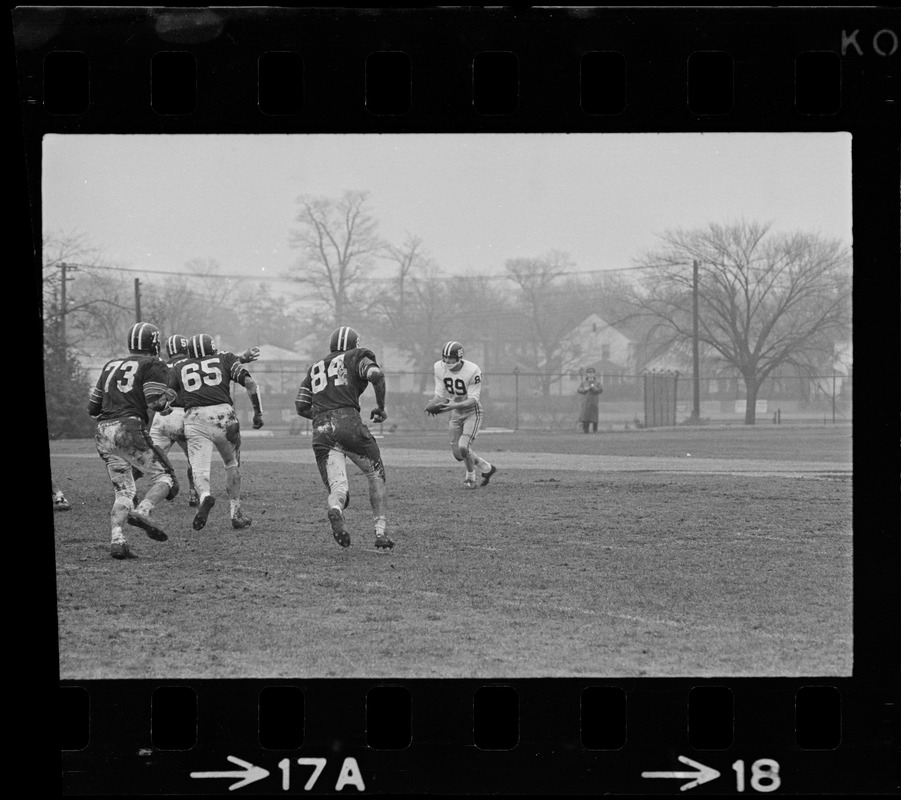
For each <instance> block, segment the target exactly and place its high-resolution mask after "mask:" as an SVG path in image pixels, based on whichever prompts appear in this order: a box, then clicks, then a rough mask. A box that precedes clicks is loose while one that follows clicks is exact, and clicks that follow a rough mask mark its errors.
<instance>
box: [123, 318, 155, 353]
mask: <svg viewBox="0 0 901 800" xmlns="http://www.w3.org/2000/svg"><path fill="white" fill-rule="evenodd" d="M128 349H129V350H131V351H132V352H133V353H150V355H152V356H158V355H159V354H160V329H159V328H157V327H156V325H152V324H151V323H149V322H136V323H135V324H134V325H132V326H131V327H130V328H129V329H128Z"/></svg>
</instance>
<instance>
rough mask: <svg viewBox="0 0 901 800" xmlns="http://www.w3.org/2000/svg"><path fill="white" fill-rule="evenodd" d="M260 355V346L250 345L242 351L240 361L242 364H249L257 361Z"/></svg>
mask: <svg viewBox="0 0 901 800" xmlns="http://www.w3.org/2000/svg"><path fill="white" fill-rule="evenodd" d="M259 357H260V348H259V347H248V348H247V349H246V350H245V351H244V352H243V353H241V355H240V357H239V358H238V361H240V362H241V363H242V364H249V363H250V362H251V361H256V360H257V359H258V358H259Z"/></svg>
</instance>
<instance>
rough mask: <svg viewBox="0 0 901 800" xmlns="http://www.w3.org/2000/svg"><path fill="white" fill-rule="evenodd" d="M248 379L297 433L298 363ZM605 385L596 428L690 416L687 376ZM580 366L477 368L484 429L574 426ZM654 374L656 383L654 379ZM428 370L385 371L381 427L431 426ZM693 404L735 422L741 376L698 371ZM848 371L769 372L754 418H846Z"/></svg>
mask: <svg viewBox="0 0 901 800" xmlns="http://www.w3.org/2000/svg"><path fill="white" fill-rule="evenodd" d="M251 370H252V372H253V376H254V378H255V379H256V381H257V382H258V383H259V384H260V386H261V387H262V391H263V408H264V413H265V417H266V426H267V427H268V428H276V429H277V428H287V429H289V430H290V431H291V432H294V433H300V432H302V431H305V430H308V429H309V422H308V421H307V420H305V419H303V418H302V417H298V416H297V413H296V411H295V408H294V398H295V396H296V395H297V389H298V388H299V386H300V382H301V380H303V376H304V374H305V373H306V367H305V366H304V367H302V366H300V365H296V366H295V365H293V364H292V365H287V364H277V363H266V362H256V363H255V364H253V365H252V366H251ZM598 377H599V378H600V382H601V385H602V386H603V388H604V392H603V394H602V395H601V396H600V402H599V403H598V427H599V429H604V428H607V429H624V428H644V427H659V426H663V425H679V424H682V423H684V422H686V421H687V420H690V419H691V417H692V413H693V410H694V409H693V406H694V385H693V381H692V378H691V376H690V375H681V374H678V373H646V374H640V375H624V374H599V376H598ZM581 378H582V376H581V374H580V373H579V372H568V373H564V374H557V375H551V376H546V375H542V374H538V373H530V372H522V371H519V370H512V371H508V372H486V373H484V374H483V376H482V380H483V383H482V395H481V397H482V404H483V406H484V408H485V419H484V422H483V426H484V427H485V428H505V429H510V430H520V429H523V430H559V431H567V430H572V431H576V430H581V426H580V425H579V421H578V420H579V410H580V408H581V398H582V396H581V395H579V394H578V393H577V392H576V388H577V387H578V385H579V383H580V381H581ZM661 379H663V380H661ZM433 385H434V379H433V376H432V373H431V372H429V373H420V372H388V374H387V400H388V403H387V405H388V415H389V419H388V421H387V422H385V423H384V427H385V429H386V430H406V431H418V430H434V429H435V427H436V425H435V420H434V419H432V418H430V417H427V416H426V415H425V413H424V412H423V408H424V407H425V404H426V402H427V401H428V399H429V398H431V396H432V388H433ZM698 388H699V392H698V394H699V398H700V402H699V407H700V408H699V410H700V420H701V421H702V422H715V423H735V424H742V423H743V422H744V419H745V405H746V394H745V386H744V381H743V380H742V379H741V378H740V377H734V376H722V375H719V376H717V377H710V376H701V378H700V381H699V387H698ZM851 388H852V387H851V377H850V376H848V375H838V374H827V375H814V376H801V377H799V376H793V377H778V378H769V379H767V380H766V381H764V383H763V384H762V386H761V387H760V390H759V392H758V394H757V403H756V410H757V424H758V425H761V424H780V423H787V422H793V423H801V422H804V423H819V424H827V423H847V422H850V421H851V419H852V401H851V395H852V392H851ZM233 396H234V399H235V407H236V409H237V410H238V412H239V414H240V415H241V421H242V422H246V423H247V424H248V425H249V423H250V420H251V416H252V413H253V412H252V409H251V408H250V402H249V401H248V399H247V397H246V395H245V394H244V392H243V391H241V390H240V389H236V390H235V391H234V392H233ZM361 400H362V409H363V416H364V420H366V419H368V417H369V410H370V409H371V408H372V407H374V403H373V395H372V392H371V390H368V391H367V392H366V393H365V394H364V395H363V397H362V398H361Z"/></svg>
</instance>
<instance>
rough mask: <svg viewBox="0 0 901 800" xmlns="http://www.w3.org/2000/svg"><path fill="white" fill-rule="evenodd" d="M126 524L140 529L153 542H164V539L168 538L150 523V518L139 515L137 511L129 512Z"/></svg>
mask: <svg viewBox="0 0 901 800" xmlns="http://www.w3.org/2000/svg"><path fill="white" fill-rule="evenodd" d="M126 522H127V523H128V524H129V525H134V526H135V527H136V528H140V529H141V530H142V531H144V533H146V534H147V535H148V536H149V537H150V538H151V539H153V540H154V541H155V542H165V541H166V539H168V538H169V537H168V536H167V535H166V532H165V531H164V530H163V529H162V528H158V527H157V526H156V525H154V524H153V523H152V522H151V521H150V517H145V516H144V515H143V514H139V513H138V512H137V511H129V512H128V517H127V519H126Z"/></svg>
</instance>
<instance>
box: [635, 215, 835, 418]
mask: <svg viewBox="0 0 901 800" xmlns="http://www.w3.org/2000/svg"><path fill="white" fill-rule="evenodd" d="M771 227H772V226H771V224H759V223H751V222H745V221H741V222H737V223H733V224H728V225H719V224H710V225H709V226H708V227H707V228H700V229H693V230H675V231H667V232H666V233H664V234H663V235H662V236H661V239H662V247H660V248H659V249H658V250H655V251H653V252H649V253H646V254H644V255H643V256H642V257H641V259H639V264H640V265H642V266H646V267H648V268H649V271H648V275H647V278H646V279H645V280H644V281H643V283H642V284H641V290H640V291H638V292H637V293H636V295H635V297H634V302H635V303H636V305H637V307H638V308H639V309H640V312H641V313H643V314H645V315H647V316H650V317H652V318H653V319H654V320H655V321H656V323H657V324H656V328H655V330H656V334H657V335H658V337H659V340H660V341H661V342H663V343H664V344H681V345H684V344H685V343H687V342H692V341H693V335H694V334H693V321H694V312H693V302H694V300H695V290H694V285H693V284H694V279H693V270H692V264H693V262H695V261H697V262H698V281H697V292H696V294H697V310H698V311H697V319H698V342H699V345H700V346H701V347H703V348H705V349H706V351H707V352H708V353H710V354H712V355H713V356H714V358H715V359H717V360H719V361H721V362H722V363H724V364H727V365H729V366H731V367H733V368H734V369H735V370H737V371H738V373H739V374H740V375H741V376H742V379H743V380H744V383H745V388H746V396H747V404H746V411H745V423H746V424H748V425H753V424H754V422H755V406H756V403H757V394H758V391H759V389H760V386H761V384H762V383H763V381H764V380H766V378H767V377H768V376H769V375H770V374H771V373H773V371H774V370H776V369H778V368H779V367H781V366H793V367H795V368H796V369H804V368H810V367H812V366H813V365H814V364H816V363H817V362H819V361H821V359H822V358H823V357H824V356H825V355H826V354H828V353H829V352H831V351H832V348H833V346H834V343H835V341H836V340H838V339H841V338H844V337H847V336H848V335H849V333H850V314H851V280H850V255H849V253H848V250H847V248H846V247H845V246H844V245H843V244H842V243H841V242H839V241H837V240H825V239H822V238H820V237H819V236H816V235H813V234H810V233H802V232H796V233H791V234H777V233H774V232H772V231H771Z"/></svg>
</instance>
